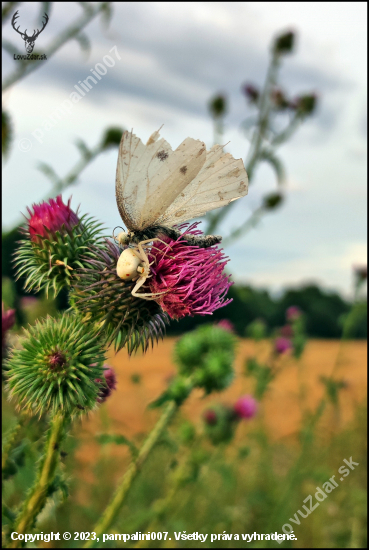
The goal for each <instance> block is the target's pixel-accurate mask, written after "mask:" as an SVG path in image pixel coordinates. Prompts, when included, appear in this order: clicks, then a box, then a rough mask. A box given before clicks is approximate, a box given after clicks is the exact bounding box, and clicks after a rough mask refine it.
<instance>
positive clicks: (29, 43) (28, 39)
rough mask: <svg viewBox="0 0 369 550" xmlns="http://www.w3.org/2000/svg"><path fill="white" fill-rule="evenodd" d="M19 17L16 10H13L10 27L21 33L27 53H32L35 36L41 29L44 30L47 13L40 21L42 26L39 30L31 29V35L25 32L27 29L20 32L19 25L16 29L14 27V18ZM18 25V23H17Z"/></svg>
mask: <svg viewBox="0 0 369 550" xmlns="http://www.w3.org/2000/svg"><path fill="white" fill-rule="evenodd" d="M18 17H19V15H18V10H17V11H16V12H15V14H14V15H13V18H12V27H13V29H14V30H15V31H16V32H17V33H18V34H20V35H21V37H22V39H23V40H24V45H25V47H26V51H27V53H32V52H33V48H34V47H35V41H36V38H37V37H38V35H39V34H41V33H42V31H43V30H44V28H45V27H46V25H47V22H48V21H49V18H48V16H47V14H46V13H45V15H44V18H45V21H44V22H43V23H42V28H41V30H40V31H39V30H38V29H37V31H35V30H34V31H33V34H32V36H28V34H27V29H26V30H25V31H24V32H21V31H20V30H19V27H18V28H17V29H16V28H15V22H16V19H17V18H18ZM19 26H20V25H19Z"/></svg>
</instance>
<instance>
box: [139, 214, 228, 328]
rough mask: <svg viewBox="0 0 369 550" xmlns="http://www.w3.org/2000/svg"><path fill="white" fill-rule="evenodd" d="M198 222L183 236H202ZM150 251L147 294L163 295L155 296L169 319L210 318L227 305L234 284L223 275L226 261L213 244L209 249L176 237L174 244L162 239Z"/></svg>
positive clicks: (186, 226) (167, 238)
mask: <svg viewBox="0 0 369 550" xmlns="http://www.w3.org/2000/svg"><path fill="white" fill-rule="evenodd" d="M197 225H198V223H194V224H192V225H191V226H189V227H188V224H185V225H182V226H181V227H180V229H184V228H187V229H186V230H185V231H184V233H183V234H187V235H203V234H202V232H201V231H199V230H197V229H196V227H197ZM163 240H164V241H165V242H166V243H167V244H164V243H162V242H159V243H155V246H154V247H152V248H151V250H150V261H153V264H152V265H151V275H152V277H151V278H150V282H149V285H150V291H151V292H153V293H159V292H165V293H164V294H162V295H161V296H157V297H156V298H155V299H156V302H157V303H158V304H159V305H160V306H161V308H162V309H163V311H165V312H166V313H168V315H169V316H170V317H171V318H172V319H180V318H181V317H184V316H186V315H190V316H192V315H211V314H212V313H213V311H215V310H216V309H219V308H220V307H223V306H226V305H227V304H229V303H230V302H231V301H232V300H226V299H225V295H226V294H227V292H228V289H229V287H230V286H231V285H232V284H233V283H231V282H230V280H229V277H230V276H228V275H227V274H226V273H225V272H224V267H225V265H226V263H227V262H228V260H227V258H226V256H224V253H223V250H222V249H218V248H217V246H216V245H214V246H210V247H208V248H200V247H198V246H190V245H188V244H187V243H186V242H185V241H184V239H182V238H181V237H179V238H178V239H177V240H175V241H173V240H172V239H170V238H169V237H164V238H163Z"/></svg>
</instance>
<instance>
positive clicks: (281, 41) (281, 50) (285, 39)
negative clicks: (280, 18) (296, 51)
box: [274, 31, 295, 54]
mask: <svg viewBox="0 0 369 550" xmlns="http://www.w3.org/2000/svg"><path fill="white" fill-rule="evenodd" d="M294 42H295V33H294V32H292V31H289V32H286V33H284V34H280V35H279V36H277V38H276V39H275V42H274V51H275V52H276V53H278V54H286V53H289V52H292V50H293V46H294Z"/></svg>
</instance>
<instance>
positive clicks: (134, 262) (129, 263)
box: [117, 248, 141, 281]
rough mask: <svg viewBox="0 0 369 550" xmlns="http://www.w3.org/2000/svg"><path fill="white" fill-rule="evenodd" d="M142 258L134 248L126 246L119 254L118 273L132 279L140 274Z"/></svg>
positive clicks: (123, 277) (129, 279) (122, 276)
mask: <svg viewBox="0 0 369 550" xmlns="http://www.w3.org/2000/svg"><path fill="white" fill-rule="evenodd" d="M140 265H141V260H140V258H139V257H138V256H137V252H136V251H135V249H133V248H126V249H125V250H123V252H122V253H121V255H120V256H119V260H118V262H117V275H118V277H120V278H121V279H124V280H125V281H132V280H133V279H134V278H137V277H138V276H139V274H138V271H137V268H138V267H140Z"/></svg>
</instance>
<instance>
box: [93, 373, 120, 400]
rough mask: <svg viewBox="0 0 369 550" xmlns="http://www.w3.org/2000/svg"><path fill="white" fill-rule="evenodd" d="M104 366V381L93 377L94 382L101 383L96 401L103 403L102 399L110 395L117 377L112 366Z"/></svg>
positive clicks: (115, 384) (114, 387) (115, 385)
mask: <svg viewBox="0 0 369 550" xmlns="http://www.w3.org/2000/svg"><path fill="white" fill-rule="evenodd" d="M104 367H105V370H104V377H105V383H104V381H103V380H101V379H100V378H96V379H95V382H98V383H101V389H100V394H99V397H98V398H97V402H98V403H104V401H106V400H107V398H108V397H110V395H111V393H112V391H113V390H115V389H116V387H117V377H116V374H115V371H114V369H112V367H109V365H104Z"/></svg>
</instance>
